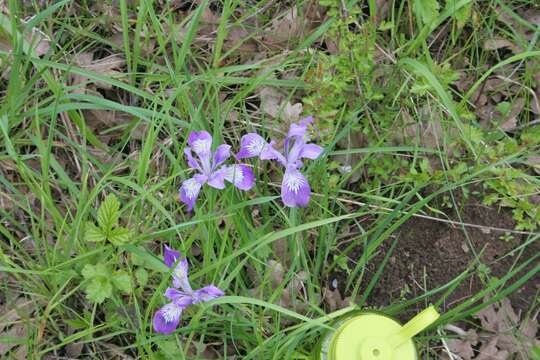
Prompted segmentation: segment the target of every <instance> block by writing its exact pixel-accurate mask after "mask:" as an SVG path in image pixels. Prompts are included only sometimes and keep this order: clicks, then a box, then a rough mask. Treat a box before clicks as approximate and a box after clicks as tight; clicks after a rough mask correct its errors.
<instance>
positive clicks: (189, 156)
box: [184, 147, 202, 172]
mask: <svg viewBox="0 0 540 360" xmlns="http://www.w3.org/2000/svg"><path fill="white" fill-rule="evenodd" d="M184 155H186V159H187V163H188V166H189V167H190V168H191V169H194V170H198V171H199V172H200V171H202V170H201V166H200V165H199V162H198V161H197V160H195V158H194V157H193V154H192V153H191V148H190V147H186V148H185V149H184Z"/></svg>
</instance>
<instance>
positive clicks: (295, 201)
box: [281, 167, 311, 207]
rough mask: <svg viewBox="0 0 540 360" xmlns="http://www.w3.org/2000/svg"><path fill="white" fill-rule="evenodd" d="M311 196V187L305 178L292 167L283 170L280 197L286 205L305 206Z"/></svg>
mask: <svg viewBox="0 0 540 360" xmlns="http://www.w3.org/2000/svg"><path fill="white" fill-rule="evenodd" d="M310 197H311V188H310V187H309V183H308V181H307V179H306V178H305V177H304V175H302V173H301V172H300V171H298V170H297V169H295V168H294V167H289V168H288V169H287V170H286V171H285V175H284V176H283V181H282V183H281V199H282V200H283V203H284V204H285V205H287V206H288V207H305V206H307V204H308V203H309V198H310Z"/></svg>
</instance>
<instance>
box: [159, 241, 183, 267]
mask: <svg viewBox="0 0 540 360" xmlns="http://www.w3.org/2000/svg"><path fill="white" fill-rule="evenodd" d="M180 256H181V254H180V252H179V251H176V250H174V249H172V248H170V247H168V246H167V245H165V249H164V250H163V262H164V263H165V265H167V267H169V268H171V267H172V266H173V265H174V264H176V262H177V261H178V259H180Z"/></svg>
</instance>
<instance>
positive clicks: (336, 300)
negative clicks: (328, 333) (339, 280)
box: [323, 287, 350, 312]
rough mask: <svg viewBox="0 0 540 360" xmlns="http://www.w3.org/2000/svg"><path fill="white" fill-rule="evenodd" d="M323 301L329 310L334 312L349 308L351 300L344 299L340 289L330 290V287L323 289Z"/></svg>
mask: <svg viewBox="0 0 540 360" xmlns="http://www.w3.org/2000/svg"><path fill="white" fill-rule="evenodd" d="M323 300H324V302H325V303H326V305H327V306H328V309H329V310H330V311H331V312H333V311H336V310H339V309H343V308H345V307H347V306H349V301H350V298H349V297H347V298H345V299H344V298H343V297H342V296H341V293H340V291H339V289H334V290H330V289H329V288H328V287H325V288H324V289H323Z"/></svg>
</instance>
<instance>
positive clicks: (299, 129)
mask: <svg viewBox="0 0 540 360" xmlns="http://www.w3.org/2000/svg"><path fill="white" fill-rule="evenodd" d="M312 122H313V116H307V117H305V118H303V119H302V120H300V121H299V122H298V123H292V124H291V126H290V127H289V132H288V133H287V137H288V138H291V137H294V136H299V137H301V138H302V139H306V140H307V138H306V137H305V135H306V133H307V129H308V125H309V124H311V123H312Z"/></svg>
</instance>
